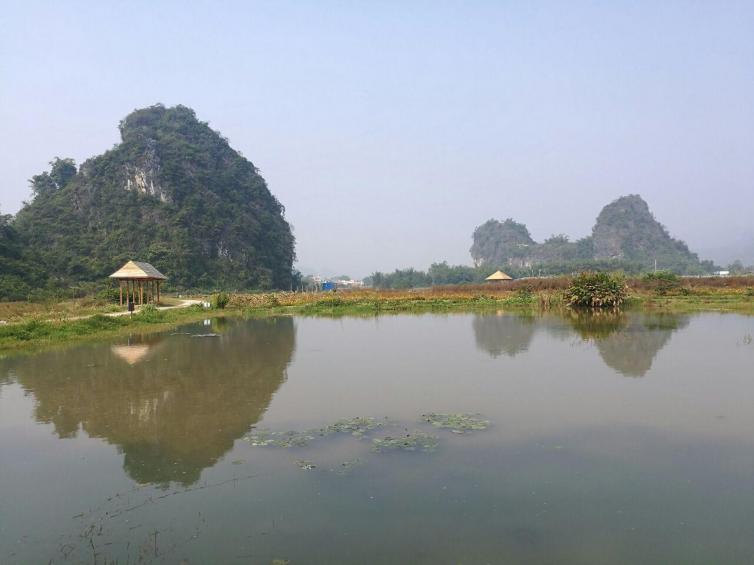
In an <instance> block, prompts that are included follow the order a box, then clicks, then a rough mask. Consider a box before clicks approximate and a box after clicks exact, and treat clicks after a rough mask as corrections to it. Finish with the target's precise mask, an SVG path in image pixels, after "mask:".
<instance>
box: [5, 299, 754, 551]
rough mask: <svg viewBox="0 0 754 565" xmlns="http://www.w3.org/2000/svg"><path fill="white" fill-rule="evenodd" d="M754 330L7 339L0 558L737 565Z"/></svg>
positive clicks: (228, 330)
mask: <svg viewBox="0 0 754 565" xmlns="http://www.w3.org/2000/svg"><path fill="white" fill-rule="evenodd" d="M753 334H754V317H745V316H741V315H734V314H727V315H721V314H699V315H693V316H686V315H683V316H677V315H669V314H663V315H659V314H639V313H625V314H621V315H597V316H586V315H582V316H570V317H559V316H555V315H546V316H541V317H533V316H519V315H514V314H510V313H503V312H490V313H484V314H479V313H474V314H472V313H469V314H451V315H435V314H427V315H420V316H410V315H400V316H383V317H376V318H347V317H346V318H339V319H328V318H290V317H281V318H272V319H264V320H258V319H257V320H237V319H215V320H212V321H207V322H205V323H200V324H195V325H191V326H186V327H182V328H180V329H179V330H177V331H175V332H172V333H169V334H168V333H166V334H162V335H149V336H131V337H130V338H119V339H117V340H114V341H112V342H109V343H103V342H99V343H89V344H84V345H77V346H73V347H69V348H65V349H58V350H54V351H48V352H43V353H38V354H34V355H26V356H14V357H7V358H5V359H2V360H0V562H1V563H23V564H27V563H95V562H96V563H114V562H117V563H150V562H154V563H263V564H269V563H272V562H273V561H275V560H278V561H276V562H277V563H285V562H287V561H289V562H290V563H291V564H292V565H295V564H304V563H306V564H309V563H317V564H319V563H322V564H324V563H327V564H338V563H363V564H371V563H391V564H393V563H431V564H439V563H449V564H475V563H579V564H582V563H595V564H597V563H599V564H604V563H632V564H633V563H644V564H646V563H658V564H659V563H663V564H665V563H684V564H688V563H750V562H751V561H752V557H753V556H754V520H751V516H752V509H754V410H752V405H753V404H752V402H753V401H754V371H752V366H754V344H753V343H752V337H751V336H752V335H753ZM427 414H435V415H437V414H462V415H463V416H457V417H456V416H453V417H449V416H430V417H428V418H424V417H423V415H427ZM357 417H359V418H363V419H361V420H354V418H357ZM368 418H373V419H368ZM344 419H345V421H343V420H344ZM438 419H439V420H443V419H445V420H447V419H450V420H452V421H451V422H449V424H448V425H449V427H447V428H446V427H439V426H435V425H433V421H434V422H436V423H440V422H437V420H438ZM427 420H431V421H427ZM339 421H340V424H338V425H336V426H334V424H336V423H337V422H339ZM470 422H471V423H475V424H477V425H474V426H466V424H468V423H470ZM485 422H489V424H486V423H485ZM468 427H472V428H483V429H466V428H468ZM287 431H293V432H296V433H293V434H287V435H286V434H281V433H279V432H287ZM354 432H355V433H354ZM459 432H463V433H459ZM386 438H388V439H386ZM265 444H268V445H265Z"/></svg>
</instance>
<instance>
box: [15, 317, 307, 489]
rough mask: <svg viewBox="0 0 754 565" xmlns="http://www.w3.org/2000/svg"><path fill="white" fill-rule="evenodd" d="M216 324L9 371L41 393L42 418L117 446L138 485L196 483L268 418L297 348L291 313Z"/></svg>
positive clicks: (54, 356)
mask: <svg viewBox="0 0 754 565" xmlns="http://www.w3.org/2000/svg"><path fill="white" fill-rule="evenodd" d="M220 325H221V324H218V326H220ZM212 330H213V331H218V332H219V331H222V332H223V333H221V335H220V336H219V337H206V338H197V337H191V336H190V335H176V336H170V337H165V336H161V337H154V336H152V337H149V338H144V339H139V338H134V339H131V340H129V341H127V342H124V343H122V344H117V345H114V346H112V347H109V346H103V345H97V346H84V347H81V348H78V349H75V350H70V349H69V350H65V351H60V352H49V353H46V354H40V355H35V356H30V357H26V358H15V359H9V360H6V361H5V362H3V365H4V366H3V367H2V374H5V375H8V374H12V375H14V377H15V379H16V380H17V381H18V382H19V383H20V384H21V385H22V386H23V388H24V389H25V390H26V391H28V392H29V393H31V394H33V395H34V398H35V399H36V408H35V418H36V419H37V421H39V422H43V423H50V424H52V425H53V426H54V428H55V433H56V434H58V436H60V437H61V438H65V437H73V436H75V435H76V434H77V433H78V431H79V430H84V431H85V432H86V433H87V434H89V435H90V436H92V437H99V438H103V439H105V440H107V441H108V442H109V443H112V444H114V445H117V446H118V449H119V450H120V451H121V452H122V453H123V454H124V463H123V465H124V468H125V470H126V472H127V473H128V474H129V476H131V477H132V478H133V479H134V480H135V481H137V482H139V483H154V484H160V485H165V484H167V483H169V482H171V481H176V482H180V483H183V484H191V483H193V482H195V481H197V480H198V479H199V476H200V474H201V472H202V470H203V469H205V468H207V467H209V466H211V465H213V464H214V463H215V462H216V461H217V460H218V459H219V458H220V457H221V456H222V455H223V454H225V453H226V452H227V451H228V450H229V449H230V448H231V447H232V446H233V442H234V440H236V439H238V438H239V437H241V436H242V435H243V434H244V433H246V432H247V430H248V429H249V427H250V426H252V425H253V424H255V423H256V422H257V421H258V420H259V419H260V418H261V416H262V415H263V413H264V412H265V410H266V409H267V407H268V405H269V403H270V400H271V399H272V395H273V394H274V393H275V391H276V390H277V389H278V388H279V387H280V385H281V384H282V383H283V381H284V380H285V375H286V368H287V366H288V364H289V362H290V361H291V358H292V355H293V352H294V348H295V326H294V322H293V320H292V319H291V318H280V319H270V320H253V321H250V322H245V323H240V324H228V325H227V326H225V327H217V328H215V327H213V328H212ZM202 332H207V328H205V327H203V326H201V325H199V326H197V331H196V332H195V333H202Z"/></svg>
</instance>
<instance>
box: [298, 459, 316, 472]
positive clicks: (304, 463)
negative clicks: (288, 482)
mask: <svg viewBox="0 0 754 565" xmlns="http://www.w3.org/2000/svg"><path fill="white" fill-rule="evenodd" d="M296 465H298V468H299V469H303V470H304V471H311V470H312V469H316V468H317V466H316V465H315V464H314V463H313V462H311V461H309V460H307V459H299V460H298V461H296Z"/></svg>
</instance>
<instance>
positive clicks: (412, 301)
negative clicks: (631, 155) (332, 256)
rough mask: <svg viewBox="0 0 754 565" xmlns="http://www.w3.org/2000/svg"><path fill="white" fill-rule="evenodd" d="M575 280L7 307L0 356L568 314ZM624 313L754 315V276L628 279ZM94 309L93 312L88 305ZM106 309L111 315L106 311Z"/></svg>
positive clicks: (6, 305)
mask: <svg viewBox="0 0 754 565" xmlns="http://www.w3.org/2000/svg"><path fill="white" fill-rule="evenodd" d="M569 280H570V279H568V278H566V277H562V278H553V279H532V280H528V281H525V280H519V281H515V282H513V283H512V284H508V285H505V286H497V287H492V286H482V285H479V286H446V287H434V288H428V289H417V290H402V291H399V290H382V291H376V290H358V291H342V292H335V293H332V292H317V293H297V292H270V293H235V294H231V295H230V301H229V304H228V306H227V308H226V309H225V310H215V309H213V310H205V309H203V308H201V307H190V308H183V309H173V310H163V311H155V310H152V309H149V310H147V311H145V312H142V313H138V314H135V315H133V316H131V317H128V316H124V317H109V316H105V315H102V310H100V311H97V310H95V312H97V313H96V314H95V315H93V316H91V317H88V318H85V319H78V320H72V319H70V314H71V313H75V315H83V314H82V309H83V308H85V307H86V305H81V306H79V307H76V308H73V309H72V306H71V305H66V304H63V305H53V306H51V307H50V306H47V307H46V309H45V310H40V309H39V307H36V306H34V305H27V304H26V303H6V304H4V305H2V306H3V307H4V308H5V311H6V313H7V312H11V311H12V312H14V314H15V317H14V318H12V319H14V320H16V321H15V323H9V324H6V325H2V326H0V352H3V351H11V350H20V349H33V348H38V347H44V346H47V345H50V344H54V343H65V342H71V341H76V340H82V339H90V338H99V337H110V336H116V335H119V334H124V333H130V332H135V331H138V332H147V331H160V330H165V329H167V328H170V327H172V326H175V325H177V324H181V323H187V322H191V321H194V320H200V319H203V318H208V317H212V316H217V315H233V314H240V315H248V316H269V315H276V314H278V315H279V314H282V315H291V314H297V315H305V316H320V315H324V316H345V315H361V316H373V315H378V314H386V313H400V312H417V313H418V312H436V311H480V310H489V309H507V310H528V311H547V310H559V309H565V308H566V305H565V302H564V300H563V291H564V290H565V288H567V286H568V281H569ZM627 282H628V287H629V299H628V301H627V303H626V307H627V308H638V309H646V310H649V311H657V310H662V311H670V312H701V311H717V312H742V313H751V314H754V290H753V289H754V277H740V278H730V279H684V280H683V281H682V283H681V284H679V285H675V286H673V287H672V288H667V286H660V287H658V286H657V284H655V283H653V282H651V281H649V282H648V281H646V280H643V279H636V280H629V281H627ZM91 307H92V308H95V306H91ZM104 308H106V309H107V308H110V307H109V306H107V305H105V306H104ZM105 311H107V310H105ZM50 312H62V313H63V315H61V316H60V317H59V318H57V319H51V318H50Z"/></svg>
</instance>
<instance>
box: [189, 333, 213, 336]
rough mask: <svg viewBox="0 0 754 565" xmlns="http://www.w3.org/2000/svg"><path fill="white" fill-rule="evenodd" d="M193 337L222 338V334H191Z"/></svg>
mask: <svg viewBox="0 0 754 565" xmlns="http://www.w3.org/2000/svg"><path fill="white" fill-rule="evenodd" d="M191 337H220V334H213V333H209V334H191Z"/></svg>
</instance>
